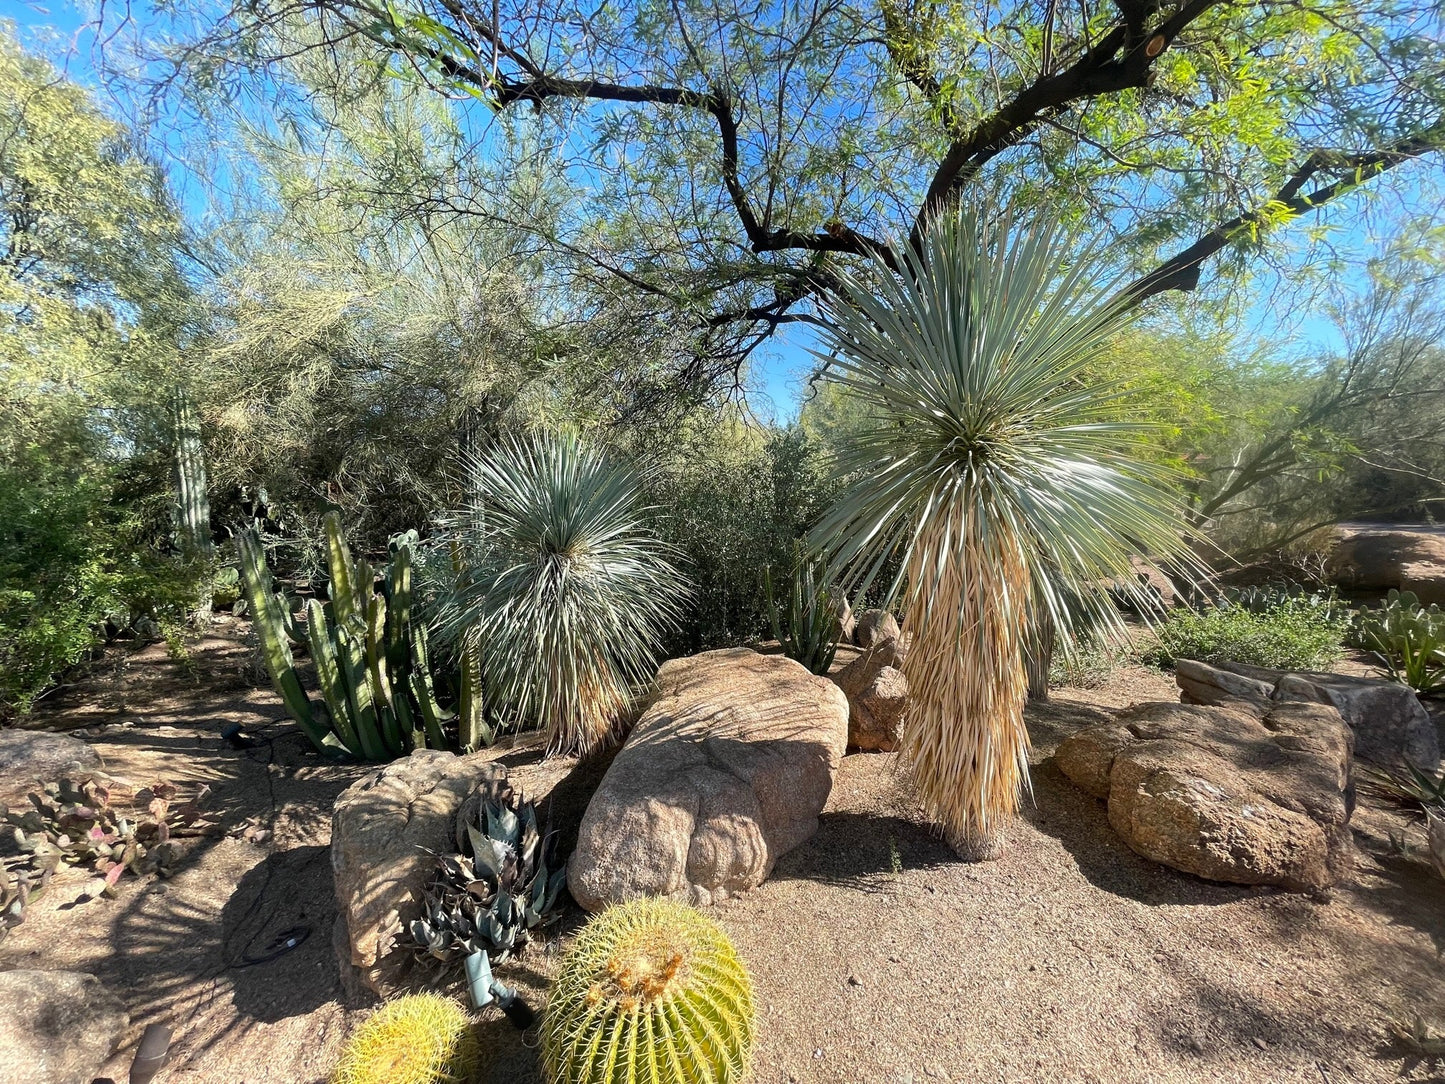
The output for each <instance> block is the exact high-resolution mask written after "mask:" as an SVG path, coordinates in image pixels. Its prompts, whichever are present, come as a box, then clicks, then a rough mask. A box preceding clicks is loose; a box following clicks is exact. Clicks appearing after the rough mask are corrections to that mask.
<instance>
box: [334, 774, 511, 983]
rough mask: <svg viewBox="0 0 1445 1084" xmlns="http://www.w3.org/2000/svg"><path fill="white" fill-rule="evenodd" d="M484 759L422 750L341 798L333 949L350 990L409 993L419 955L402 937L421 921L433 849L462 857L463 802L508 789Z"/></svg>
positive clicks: (337, 810)
mask: <svg viewBox="0 0 1445 1084" xmlns="http://www.w3.org/2000/svg"><path fill="white" fill-rule="evenodd" d="M482 757H483V754H476V755H473V756H470V757H459V756H454V755H452V754H451V753H446V752H442V751H440V750H436V749H418V750H417V751H416V752H414V753H412V754H411V755H410V756H408V757H403V758H402V759H400V760H394V761H392V762H391V763H390V764H388V765H386V766H385V767H383V768H380V769H378V770H377V771H374V772H372V773H370V774H369V775H367V776H366V777H365V778H363V779H359V780H357V782H355V783H353V784H352V785H351V786H349V787H347V788H346V790H344V791H342V793H341V795H340V797H338V798H337V799H336V805H335V808H334V810H333V812H332V816H331V869H332V872H333V874H334V875H335V880H336V903H337V908H338V910H339V912H340V913H339V914H338V915H337V919H336V930H335V933H334V937H333V941H334V943H335V946H336V953H337V957H338V960H339V962H340V964H341V969H342V974H343V977H344V978H345V979H346V980H347V982H348V985H351V984H354V983H360V984H361V985H362V986H365V987H367V988H368V989H370V990H372V991H374V992H376V993H378V994H381V995H382V996H387V995H388V994H391V993H394V992H395V991H397V990H398V989H401V988H402V987H403V986H404V985H405V982H406V978H407V975H408V973H409V972H410V969H411V964H412V954H411V953H410V952H409V951H407V950H406V948H405V947H404V946H402V947H401V948H400V949H399V948H398V945H397V938H398V935H399V934H401V933H402V931H403V930H404V929H405V923H407V922H409V921H411V920H412V919H413V918H415V917H417V915H418V914H419V913H420V907H421V894H422V889H423V887H424V886H425V884H426V881H427V878H428V877H429V876H430V874H431V871H432V865H433V859H432V857H431V855H429V854H427V853H426V851H432V852H434V853H441V852H445V851H450V850H452V849H454V847H455V832H456V819H457V812H458V810H459V809H460V808H461V806H462V803H463V802H465V801H466V800H467V799H468V798H469V797H470V796H471V795H472V794H473V793H474V792H476V791H477V790H479V789H485V790H488V791H493V790H500V788H501V787H503V786H504V785H505V782H506V772H505V771H504V770H503V769H502V768H500V767H499V766H497V765H494V764H488V763H485V762H484V761H483V759H482ZM423 848H425V850H423Z"/></svg>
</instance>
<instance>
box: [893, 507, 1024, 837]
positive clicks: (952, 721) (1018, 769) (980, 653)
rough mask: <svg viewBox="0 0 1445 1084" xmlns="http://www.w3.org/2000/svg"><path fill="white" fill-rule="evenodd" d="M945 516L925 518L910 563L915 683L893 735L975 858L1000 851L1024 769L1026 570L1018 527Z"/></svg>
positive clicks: (931, 809)
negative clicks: (986, 526)
mask: <svg viewBox="0 0 1445 1084" xmlns="http://www.w3.org/2000/svg"><path fill="white" fill-rule="evenodd" d="M950 518H951V517H938V518H936V519H935V520H934V521H933V524H931V525H930V527H929V528H928V529H926V533H925V534H924V535H923V536H922V537H920V538H919V539H918V545H917V546H916V547H915V548H914V551H913V558H912V560H911V561H910V564H909V568H908V582H909V584H910V588H911V590H910V597H911V604H910V606H909V610H908V620H909V623H910V625H912V626H913V643H912V645H911V646H910V647H909V651H908V656H907V658H906V659H905V661H904V663H903V673H904V675H905V676H906V677H907V679H908V687H909V689H910V690H913V695H912V696H911V697H910V700H909V707H908V713H907V715H906V716H905V719H904V725H903V734H902V740H901V743H900V745H901V749H902V752H903V756H904V758H905V760H906V761H907V763H908V766H909V770H910V772H911V774H912V776H913V779H914V782H915V785H916V787H917V791H918V797H919V800H920V801H921V802H922V804H923V806H924V808H925V809H926V810H927V812H928V813H929V815H930V816H931V817H933V818H934V820H935V821H936V822H937V823H938V825H939V826H940V827H941V828H942V830H943V833H944V836H945V838H946V839H947V840H948V843H949V845H950V846H952V847H953V848H954V850H955V851H957V852H958V853H959V855H960V856H962V857H964V858H968V859H974V860H983V859H990V858H997V857H999V855H1000V854H1001V853H1002V843H1003V841H1002V837H1001V835H1000V830H1001V828H1002V826H1003V824H1004V823H1005V822H1006V821H1007V820H1008V819H1009V818H1010V817H1012V816H1013V815H1014V814H1016V813H1017V812H1018V808H1019V800H1020V797H1021V796H1022V793H1023V789H1024V787H1025V786H1026V785H1027V780H1028V752H1029V736H1028V730H1027V729H1026V728H1025V726H1024V718H1023V709H1024V702H1025V701H1026V700H1027V698H1028V683H1027V680H1026V677H1025V673H1024V663H1023V653H1022V647H1023V644H1024V639H1025V634H1026V629H1027V614H1028V593H1029V570H1028V562H1027V557H1026V554H1025V551H1024V547H1023V545H1022V544H1021V542H1020V540H1019V539H1018V538H1017V536H1014V535H1010V534H1008V533H1005V532H1002V531H1000V530H999V529H998V527H997V526H996V525H995V526H994V527H993V530H992V533H991V534H990V535H988V536H987V537H984V536H983V532H982V531H980V529H979V527H980V525H979V523H978V521H977V520H976V519H972V518H969V519H967V520H965V521H964V523H963V528H962V531H961V532H960V533H957V534H955V533H953V531H951V530H950V526H951V525H950V523H949V519H950ZM960 518H962V517H960ZM957 523H958V520H954V522H953V524H952V526H955V527H956V525H957Z"/></svg>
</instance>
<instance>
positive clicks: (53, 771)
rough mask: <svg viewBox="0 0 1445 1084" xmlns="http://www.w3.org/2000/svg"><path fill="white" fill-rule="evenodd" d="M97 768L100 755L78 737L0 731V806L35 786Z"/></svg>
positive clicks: (20, 798)
mask: <svg viewBox="0 0 1445 1084" xmlns="http://www.w3.org/2000/svg"><path fill="white" fill-rule="evenodd" d="M99 767H100V754H99V753H97V752H96V751H95V750H94V749H93V748H91V746H90V745H89V744H87V743H86V742H83V741H81V740H80V739H79V738H72V737H70V736H69V735H68V734H49V733H46V732H45V731H40V730H9V729H7V730H0V803H4V802H11V803H14V802H20V801H24V799H25V796H26V795H27V794H28V793H30V792H31V791H32V790H35V789H36V786H37V784H40V783H50V782H53V781H54V780H56V779H59V778H60V777H61V776H63V775H69V776H72V777H74V776H76V775H83V774H85V773H87V772H92V771H95V770H96V769H98V768H99ZM26 808H29V807H28V806H27V807H26Z"/></svg>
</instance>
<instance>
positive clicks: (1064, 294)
mask: <svg viewBox="0 0 1445 1084" xmlns="http://www.w3.org/2000/svg"><path fill="white" fill-rule="evenodd" d="M1094 256H1095V253H1093V252H1090V251H1088V250H1084V251H1078V250H1077V249H1076V248H1075V246H1074V245H1073V243H1072V241H1071V239H1070V238H1069V237H1067V236H1066V235H1065V234H1064V233H1063V232H1062V231H1061V230H1059V229H1058V228H1057V227H1055V226H1053V225H1051V224H1049V223H1047V222H1042V221H1040V222H1036V223H1035V224H1033V225H1031V226H1027V227H1024V226H1020V225H1019V224H1017V223H1015V222H1014V220H1013V218H1012V216H1011V215H1010V214H1008V213H1007V212H1005V213H1002V214H998V213H990V212H986V211H981V210H979V209H977V208H970V207H958V208H950V209H948V210H946V211H944V212H943V213H941V214H940V215H938V216H937V217H936V218H935V219H934V220H933V221H932V223H931V224H930V226H929V228H928V230H926V231H925V232H924V235H923V237H922V238H921V243H920V245H919V247H918V248H917V249H916V250H915V249H913V248H911V247H909V248H902V247H900V248H898V249H896V250H895V251H894V253H893V259H894V263H895V265H896V268H897V270H896V271H895V270H893V269H891V268H890V267H889V266H888V265H887V264H885V262H884V261H883V260H882V259H878V260H876V261H875V264H874V266H873V268H872V269H871V270H872V273H871V274H863V275H858V276H851V275H847V274H844V275H841V276H840V286H839V290H838V293H837V295H836V296H835V297H833V298H831V299H828V300H827V301H825V303H824V306H823V312H824V317H825V330H824V333H823V336H822V343H823V351H820V352H819V356H820V357H822V358H824V359H825V360H827V361H828V362H829V364H830V365H831V366H832V367H833V369H834V370H835V372H836V374H837V376H836V378H837V379H839V380H840V381H841V382H842V383H844V384H845V385H846V386H847V387H848V388H849V390H850V391H851V392H852V393H853V395H854V397H855V399H856V401H857V402H858V403H859V404H860V405H861V406H862V408H863V410H864V411H866V418H865V419H864V421H863V422H862V424H861V426H860V429H859V432H858V433H857V434H856V435H855V438H854V441H853V443H852V444H851V446H849V447H847V448H846V449H844V450H843V451H842V452H840V453H839V456H838V462H837V464H836V467H837V469H838V470H839V472H840V474H842V475H843V476H846V477H849V478H850V480H851V485H850V489H849V490H848V492H847V493H846V494H845V495H844V496H843V498H842V499H841V500H840V501H839V503H838V504H837V505H836V506H835V507H834V508H833V509H831V510H830V511H829V512H827V513H825V514H824V516H823V518H822V520H821V521H820V522H819V524H818V525H817V526H816V528H815V529H814V532H813V535H812V539H813V544H814V546H815V547H816V548H817V549H819V550H823V551H825V552H828V553H830V554H832V555H833V557H834V558H835V560H836V562H837V563H838V564H839V565H840V566H841V567H842V569H843V570H844V572H843V575H844V583H845V584H849V585H851V586H852V587H853V588H854V589H855V590H857V591H860V592H861V591H862V590H865V589H866V588H867V587H868V585H869V583H870V582H871V581H872V580H873V579H874V578H875V577H876V576H877V575H878V572H879V570H880V568H882V567H883V566H884V564H885V563H886V562H888V561H889V560H890V558H896V557H901V561H899V562H898V564H899V567H900V568H901V572H900V573H899V574H898V576H897V578H896V579H895V580H894V582H893V583H892V584H891V585H889V586H888V590H887V596H888V599H889V600H890V601H891V600H893V599H895V598H898V597H900V596H901V597H902V599H903V601H904V603H905V607H906V621H907V624H908V627H909V630H910V632H911V633H912V636H913V642H912V645H911V647H910V649H909V652H908V655H907V657H906V659H905V660H904V667H903V668H904V674H905V675H906V676H907V678H908V685H909V689H910V692H911V695H910V700H909V708H908V713H907V715H906V716H905V719H904V727H903V734H902V740H901V743H900V748H901V750H902V752H903V754H904V756H905V758H906V759H907V761H908V763H909V766H910V769H911V771H912V773H913V777H914V781H915V783H916V784H917V788H918V795H919V798H920V800H921V801H922V802H923V804H924V806H925V807H926V808H927V809H928V810H929V811H930V813H931V814H932V815H933V816H934V817H935V818H936V819H937V820H938V821H939V822H940V823H941V825H942V826H943V828H944V830H945V833H946V834H947V836H948V838H949V840H950V842H951V843H953V845H954V846H955V847H956V848H957V849H958V850H959V851H960V853H962V854H964V855H966V856H970V857H978V858H982V857H994V856H996V855H997V854H998V853H999V848H1000V846H1001V844H1000V840H999V836H998V834H997V829H998V828H999V826H1000V824H1001V822H1002V821H1004V820H1006V819H1007V818H1008V817H1009V816H1011V815H1012V814H1013V813H1015V812H1016V811H1017V808H1018V803H1019V800H1020V799H1021V797H1022V793H1023V791H1024V790H1025V789H1026V788H1027V786H1028V748H1029V741H1028V732H1027V729H1026V728H1025V726H1024V722H1023V705H1024V700H1025V698H1026V691H1027V690H1026V682H1025V676H1024V666H1023V659H1022V654H1023V651H1024V649H1025V645H1026V644H1027V642H1028V639H1029V635H1030V631H1031V628H1030V626H1031V622H1033V621H1036V620H1042V618H1043V617H1044V616H1048V617H1050V618H1052V621H1053V623H1054V625H1055V626H1056V627H1057V629H1058V630H1059V632H1060V633H1061V634H1062V636H1063V639H1064V642H1065V643H1066V644H1067V643H1068V641H1069V639H1070V638H1071V635H1072V633H1073V632H1074V630H1075V629H1076V628H1077V627H1078V624H1079V622H1080V619H1081V618H1082V619H1085V620H1086V621H1087V623H1088V624H1089V625H1091V626H1093V627H1096V628H1097V627H1099V626H1101V625H1102V626H1104V627H1108V626H1110V625H1112V626H1114V627H1117V626H1118V625H1119V621H1120V619H1119V616H1118V614H1117V612H1115V611H1114V609H1113V607H1112V605H1111V604H1110V602H1109V600H1108V597H1107V593H1106V590H1105V584H1106V582H1107V581H1108V580H1110V579H1111V578H1112V579H1116V580H1118V581H1120V582H1122V583H1124V584H1126V585H1132V584H1133V583H1134V578H1133V574H1132V571H1131V569H1130V565H1129V558H1130V555H1131V554H1134V553H1141V552H1142V553H1148V554H1152V555H1155V556H1160V555H1164V556H1172V557H1175V558H1176V559H1179V560H1182V561H1185V562H1186V563H1187V562H1188V557H1187V554H1186V549H1185V545H1184V542H1183V539H1182V530H1183V527H1182V522H1183V521H1182V519H1181V518H1180V517H1179V516H1178V515H1177V514H1176V513H1175V510H1174V505H1175V501H1174V499H1173V497H1172V495H1171V494H1170V492H1169V490H1168V488H1167V486H1166V485H1165V482H1166V480H1167V479H1166V478H1165V477H1164V476H1163V473H1162V471H1161V469H1160V468H1158V467H1156V466H1154V465H1153V464H1152V463H1151V462H1150V461H1149V459H1148V457H1147V456H1146V455H1145V454H1144V447H1145V445H1144V439H1143V438H1144V433H1143V432H1142V430H1141V428H1140V427H1139V426H1137V425H1134V424H1131V423H1128V422H1124V421H1120V420H1119V419H1118V414H1119V413H1120V403H1121V400H1122V389H1120V388H1119V387H1117V386H1109V385H1100V384H1098V383H1096V382H1093V381H1091V380H1090V379H1089V367H1090V363H1091V362H1092V361H1093V360H1094V359H1095V357H1096V356H1097V355H1098V353H1099V351H1100V349H1101V347H1103V346H1104V345H1105V343H1106V342H1107V341H1108V339H1109V337H1110V336H1111V335H1112V334H1113V333H1115V332H1117V331H1118V330H1120V329H1121V328H1122V327H1123V326H1124V325H1125V324H1126V323H1127V321H1128V320H1129V307H1128V305H1127V304H1126V303H1124V302H1121V301H1120V300H1119V299H1118V297H1117V295H1116V293H1115V291H1114V289H1113V284H1112V283H1111V282H1109V281H1108V280H1107V279H1105V278H1104V277H1103V276H1101V275H1100V273H1099V271H1098V264H1097V262H1096V260H1095V259H1094ZM1141 602H1142V599H1141Z"/></svg>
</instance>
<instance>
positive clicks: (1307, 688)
mask: <svg viewBox="0 0 1445 1084" xmlns="http://www.w3.org/2000/svg"><path fill="white" fill-rule="evenodd" d="M1174 673H1175V680H1176V681H1177V682H1178V684H1179V689H1180V694H1179V696H1180V699H1181V700H1183V701H1185V702H1186V703H1191V704H1217V703H1219V702H1221V701H1223V700H1228V699H1236V698H1241V699H1244V700H1251V701H1255V702H1257V703H1259V704H1265V703H1269V702H1276V701H1284V700H1305V701H1310V702H1312V703H1316V704H1329V705H1331V706H1332V707H1334V708H1335V709H1337V710H1338V711H1339V713H1340V714H1341V715H1342V716H1344V720H1345V722H1346V723H1348V724H1349V727H1350V729H1351V730H1352V731H1354V735H1355V755H1356V756H1358V757H1362V758H1363V759H1365V760H1370V761H1373V762H1375V763H1376V764H1380V765H1385V766H1387V767H1399V766H1401V765H1402V764H1403V763H1406V762H1408V763H1411V764H1414V765H1415V766H1416V767H1418V768H1421V769H1424V770H1426V771H1428V772H1430V773H1432V774H1433V773H1434V772H1436V771H1437V770H1438V769H1439V766H1440V738H1439V734H1438V733H1437V732H1436V730H1435V724H1434V722H1433V721H1432V720H1431V718H1430V713H1429V712H1428V711H1426V710H1425V706H1424V705H1423V704H1421V703H1420V698H1419V697H1417V696H1416V695H1415V693H1414V690H1412V689H1410V688H1409V687H1408V686H1406V685H1401V684H1400V683H1399V682H1395V681H1379V680H1375V679H1373V678H1359V677H1347V676H1345V675H1344V674H1321V673H1314V672H1300V673H1294V672H1288V671H1284V670H1267V669H1265V668H1264V667H1261V666H1244V665H1242V664H1239V663H1215V664H1212V665H1211V664H1207V663H1202V662H1195V661H1193V660H1191V659H1180V660H1178V662H1177V663H1176V664H1175V671H1174Z"/></svg>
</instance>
